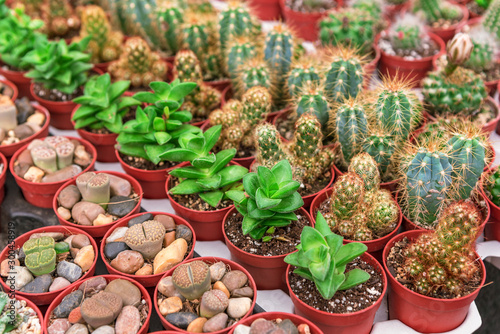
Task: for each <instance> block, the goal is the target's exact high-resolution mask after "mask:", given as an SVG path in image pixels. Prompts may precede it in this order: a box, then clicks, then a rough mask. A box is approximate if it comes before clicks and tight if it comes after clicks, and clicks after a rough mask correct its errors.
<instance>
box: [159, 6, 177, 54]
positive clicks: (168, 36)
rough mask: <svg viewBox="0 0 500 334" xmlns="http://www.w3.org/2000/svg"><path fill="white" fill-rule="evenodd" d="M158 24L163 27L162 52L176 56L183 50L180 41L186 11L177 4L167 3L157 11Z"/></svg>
mask: <svg viewBox="0 0 500 334" xmlns="http://www.w3.org/2000/svg"><path fill="white" fill-rule="evenodd" d="M156 13H157V22H158V23H157V24H158V26H160V27H162V30H163V32H164V33H163V36H161V38H160V40H162V44H161V45H162V50H163V51H166V52H167V54H176V53H177V51H179V50H180V48H181V41H180V40H179V39H180V38H179V36H180V30H181V25H182V24H183V22H184V9H183V8H180V6H178V5H177V4H176V3H174V2H169V1H165V2H162V3H160V4H159V6H158V9H157V12H156Z"/></svg>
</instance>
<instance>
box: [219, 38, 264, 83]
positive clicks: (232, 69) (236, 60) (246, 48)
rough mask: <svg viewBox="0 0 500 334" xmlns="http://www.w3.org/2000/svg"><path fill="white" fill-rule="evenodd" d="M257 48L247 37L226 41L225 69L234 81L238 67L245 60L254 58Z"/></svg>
mask: <svg viewBox="0 0 500 334" xmlns="http://www.w3.org/2000/svg"><path fill="white" fill-rule="evenodd" d="M257 54H258V48H257V46H256V45H255V43H254V42H253V41H252V40H251V39H250V38H248V37H238V38H235V39H234V40H232V41H231V42H230V43H228V46H227V55H226V71H227V73H228V74H229V77H230V78H231V79H232V80H233V81H234V80H236V78H237V76H238V67H239V66H240V65H241V64H243V63H244V62H245V61H247V60H249V59H252V58H255V57H256V56H257Z"/></svg>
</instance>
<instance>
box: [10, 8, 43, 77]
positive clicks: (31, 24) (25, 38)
mask: <svg viewBox="0 0 500 334" xmlns="http://www.w3.org/2000/svg"><path fill="white" fill-rule="evenodd" d="M5 8H6V10H7V12H6V17H5V18H3V19H2V20H1V21H0V54H1V59H2V61H3V62H4V63H5V64H7V65H9V66H11V67H12V68H14V69H17V70H27V69H29V68H30V63H28V62H26V61H25V60H23V57H24V56H25V55H26V54H27V53H28V52H30V51H32V50H34V49H35V48H36V47H38V46H39V45H41V44H43V43H44V42H46V40H47V37H46V35H44V34H41V33H40V32H38V31H37V30H39V29H40V28H41V27H42V26H43V21H41V20H32V19H31V17H30V16H29V15H26V14H25V13H24V10H23V9H22V8H16V9H15V10H12V11H11V10H9V9H8V8H7V7H6V6H5Z"/></svg>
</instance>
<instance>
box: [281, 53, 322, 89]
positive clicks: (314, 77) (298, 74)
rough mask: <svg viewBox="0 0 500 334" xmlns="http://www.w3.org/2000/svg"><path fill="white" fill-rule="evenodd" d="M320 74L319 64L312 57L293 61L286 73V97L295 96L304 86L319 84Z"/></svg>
mask: <svg viewBox="0 0 500 334" xmlns="http://www.w3.org/2000/svg"><path fill="white" fill-rule="evenodd" d="M322 72H323V71H322V69H321V68H320V64H319V62H318V61H317V60H316V58H314V57H312V56H302V57H299V58H297V59H294V60H293V61H292V64H291V65H290V72H289V73H288V79H287V85H288V95H289V96H290V97H293V96H296V95H297V94H298V93H300V91H301V89H302V88H303V87H304V86H306V85H310V84H320V83H321V80H322Z"/></svg>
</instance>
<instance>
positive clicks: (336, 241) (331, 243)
mask: <svg viewBox="0 0 500 334" xmlns="http://www.w3.org/2000/svg"><path fill="white" fill-rule="evenodd" d="M314 227H315V228H316V229H317V225H315V226H314ZM325 240H326V243H327V244H328V248H329V253H330V255H331V256H335V254H337V252H338V251H339V249H340V247H342V241H343V240H344V238H342V237H341V236H340V235H337V234H335V233H332V234H329V235H327V236H326V237H325Z"/></svg>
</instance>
